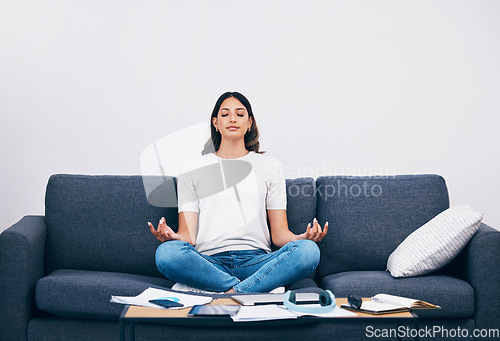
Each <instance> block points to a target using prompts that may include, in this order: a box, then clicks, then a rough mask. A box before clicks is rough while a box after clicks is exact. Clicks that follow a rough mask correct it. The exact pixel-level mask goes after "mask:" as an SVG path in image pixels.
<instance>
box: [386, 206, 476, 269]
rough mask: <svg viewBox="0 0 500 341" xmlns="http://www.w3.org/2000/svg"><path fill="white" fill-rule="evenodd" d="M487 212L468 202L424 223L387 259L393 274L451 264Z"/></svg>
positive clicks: (437, 267) (388, 266)
mask: <svg viewBox="0 0 500 341" xmlns="http://www.w3.org/2000/svg"><path fill="white" fill-rule="evenodd" d="M482 219H483V215H482V214H481V213H479V212H474V211H472V209H471V208H470V207H469V206H467V205H464V206H455V207H452V208H449V209H447V210H446V211H443V212H441V213H440V214H438V215H437V216H436V217H434V218H433V219H431V220H430V221H428V222H427V223H425V224H424V225H422V226H421V227H420V228H418V229H417V230H415V231H414V232H413V233H412V234H410V235H409V236H408V237H406V239H405V240H403V242H402V243H401V244H399V246H398V247H397V248H396V250H394V252H393V253H391V255H390V256H389V259H388V260H387V270H389V271H390V273H391V275H392V276H393V277H411V276H419V275H425V274H428V273H430V272H432V271H434V270H437V269H439V268H441V267H443V266H445V265H446V264H448V263H449V262H450V261H451V260H452V259H453V258H454V257H456V256H457V255H458V254H459V253H460V251H462V249H463V248H464V247H465V245H467V243H468V242H469V240H470V239H471V238H472V236H473V235H474V233H476V231H477V229H478V228H479V225H480V224H481V220H482Z"/></svg>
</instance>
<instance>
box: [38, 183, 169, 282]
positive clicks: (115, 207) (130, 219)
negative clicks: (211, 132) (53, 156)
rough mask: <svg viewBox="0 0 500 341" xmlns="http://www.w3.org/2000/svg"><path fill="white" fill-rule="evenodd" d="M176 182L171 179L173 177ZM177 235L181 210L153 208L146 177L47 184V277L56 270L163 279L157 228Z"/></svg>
mask: <svg viewBox="0 0 500 341" xmlns="http://www.w3.org/2000/svg"><path fill="white" fill-rule="evenodd" d="M170 179H171V178H170ZM162 216H164V217H165V219H166V221H167V224H168V225H169V226H171V227H172V228H173V229H174V230H177V227H178V217H177V208H176V207H172V208H163V207H155V206H152V205H150V204H149V203H148V200H147V198H146V194H145V190H144V185H143V180H142V177H141V176H102V175H99V176H88V175H53V176H51V177H50V179H49V182H48V184H47V191H46V196H45V219H46V223H47V247H46V258H47V259H46V272H47V273H50V272H52V271H54V270H56V269H78V270H93V271H113V272H125V273H134V274H141V275H150V276H157V277H160V276H161V274H160V273H159V272H158V270H157V269H156V266H155V258H154V257H155V250H156V248H157V247H158V245H159V244H160V242H159V241H158V240H156V238H154V236H153V235H152V234H151V232H150V230H149V227H148V225H147V222H148V221H150V222H152V223H153V225H154V226H155V227H156V226H157V224H158V221H159V219H160V218H161V217H162Z"/></svg>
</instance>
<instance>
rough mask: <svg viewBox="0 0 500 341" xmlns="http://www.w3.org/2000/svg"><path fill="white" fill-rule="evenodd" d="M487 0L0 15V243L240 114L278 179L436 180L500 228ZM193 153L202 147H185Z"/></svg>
mask: <svg viewBox="0 0 500 341" xmlns="http://www.w3.org/2000/svg"><path fill="white" fill-rule="evenodd" d="M499 17H500V2H498V1H494V0H493V1H483V0H479V1H478V0H469V1H456V0H444V1H400V0H393V1H373V0H366V1H304V0H302V1H259V2H256V1H118V0H107V1H88V0H86V1H62V0H61V1H54V0H52V1H48V0H47V1H33V0H27V1H15V0H7V1H6V0H0V49H1V53H0V114H1V116H0V117H1V118H0V120H1V121H0V129H1V136H0V139H1V141H0V157H1V160H2V161H1V177H0V182H1V183H0V188H1V189H2V190H1V191H0V207H1V215H0V231H1V230H3V229H5V228H7V227H8V226H10V225H11V224H13V223H14V222H16V221H17V220H19V219H20V218H21V217H22V216H24V215H27V214H43V213H44V192H45V186H46V183H47V179H48V177H49V176H50V175H51V174H53V173H83V174H140V163H139V156H140V153H141V151H142V150H143V149H144V148H145V147H146V146H147V145H149V144H150V143H152V142H153V141H155V140H156V139H159V138H161V137H163V136H165V135H166V134H168V133H171V132H174V131H176V130H179V129H181V128H185V127H188V126H190V125H193V124H196V123H199V122H208V119H209V116H210V113H211V110H212V108H213V105H214V104H215V101H216V99H217V98H218V96H219V95H220V94H222V93H223V92H225V91H240V92H242V93H243V94H245V95H246V96H247V97H248V98H249V99H250V101H251V103H252V105H253V107H254V112H255V115H256V119H257V122H258V123H259V129H260V131H261V143H262V147H263V149H265V150H267V151H269V153H272V154H273V155H276V156H278V157H279V158H280V159H281V160H282V161H283V163H284V164H285V166H286V167H287V170H288V171H289V175H291V176H293V177H295V176H304V175H311V174H310V172H311V171H312V172H313V173H316V174H312V175H318V174H320V173H323V174H324V173H330V174H355V175H371V174H381V173H388V174H394V173H396V174H414V173H438V174H441V175H443V176H444V177H445V179H446V180H447V183H448V186H449V191H450V197H451V204H452V205H456V204H465V203H468V204H470V205H471V206H472V207H473V208H474V209H476V210H479V211H482V212H483V213H484V221H485V222H486V223H488V224H490V225H493V226H495V227H500V210H498V208H497V206H498V199H497V193H498V190H499V189H500V177H499V176H498V168H499V163H500V162H499V153H498V150H497V149H498V146H499V142H500V137H499V134H498V126H499V124H500V119H499V116H500V115H499V114H500V101H499V95H500V63H499V62H498V61H499V60H500V40H499V39H498V32H500V21H499V20H498V18H499ZM200 149H201V146H200Z"/></svg>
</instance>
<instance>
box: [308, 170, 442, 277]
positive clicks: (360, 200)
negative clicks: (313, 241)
mask: <svg viewBox="0 0 500 341" xmlns="http://www.w3.org/2000/svg"><path fill="white" fill-rule="evenodd" d="M316 187H317V217H318V221H319V222H320V223H321V224H324V223H325V222H326V221H328V223H329V229H328V234H327V235H326V236H325V238H324V239H323V241H322V242H321V243H319V244H318V245H319V247H320V250H321V261H320V263H319V266H318V274H319V275H320V276H321V277H324V276H327V275H330V274H334V273H338V272H345V271H356V270H385V269H386V266H387V258H388V257H389V255H390V254H391V253H392V251H394V249H395V248H396V247H397V246H398V245H399V244H400V243H401V242H402V241H403V240H404V239H405V238H406V237H407V236H408V235H409V234H410V233H412V232H413V231H415V230H416V229H417V228H419V227H420V226H422V225H423V224H425V223H426V222H428V221H429V220H431V219H432V218H434V217H435V216H436V215H437V214H439V213H441V212H442V211H444V210H446V209H447V208H448V207H449V200H448V191H447V189H446V184H445V181H444V179H443V178H442V177H440V176H438V175H396V176H370V177H367V176H358V177H348V176H329V177H319V178H318V179H317V181H316Z"/></svg>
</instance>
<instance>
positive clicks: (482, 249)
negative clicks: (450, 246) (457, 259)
mask: <svg viewBox="0 0 500 341" xmlns="http://www.w3.org/2000/svg"><path fill="white" fill-rule="evenodd" d="M464 260H465V261H464V263H463V265H464V267H463V276H464V279H465V280H466V281H467V282H469V284H470V285H472V287H473V288H474V301H475V304H474V305H475V307H474V321H475V324H476V328H500V315H498V313H497V311H498V307H500V231H498V230H496V229H494V228H492V227H490V226H488V225H486V224H484V223H482V224H481V225H480V226H479V230H478V231H477V232H476V234H474V236H473V237H472V239H471V240H470V242H469V243H468V244H467V246H466V247H465V249H464Z"/></svg>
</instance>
